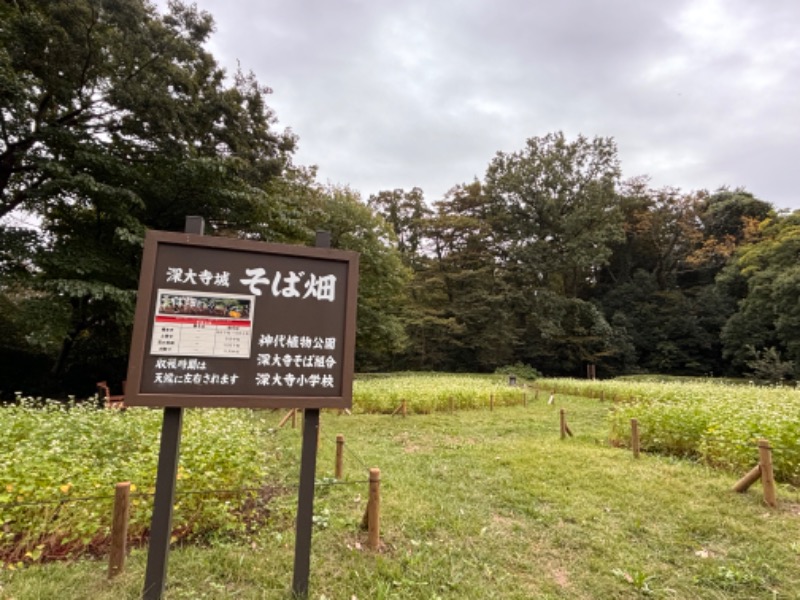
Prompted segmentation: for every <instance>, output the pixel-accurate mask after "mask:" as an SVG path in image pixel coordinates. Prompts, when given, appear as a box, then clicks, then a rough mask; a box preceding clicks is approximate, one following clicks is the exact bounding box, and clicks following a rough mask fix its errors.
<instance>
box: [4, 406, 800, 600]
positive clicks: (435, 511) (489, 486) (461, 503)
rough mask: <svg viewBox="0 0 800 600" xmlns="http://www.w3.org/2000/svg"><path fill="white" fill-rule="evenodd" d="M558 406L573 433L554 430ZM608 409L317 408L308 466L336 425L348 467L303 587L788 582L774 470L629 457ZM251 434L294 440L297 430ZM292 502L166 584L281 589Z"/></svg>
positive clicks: (99, 574)
mask: <svg viewBox="0 0 800 600" xmlns="http://www.w3.org/2000/svg"><path fill="white" fill-rule="evenodd" d="M560 408H565V409H566V410H567V417H568V421H569V425H570V428H571V429H572V430H573V432H574V433H575V437H574V438H569V439H566V440H561V439H559V428H558V422H559V414H558V412H559V409H560ZM608 409H609V405H608V404H607V403H606V404H602V403H600V402H598V401H596V400H589V399H582V398H568V397H561V398H558V399H557V401H556V404H555V405H553V406H548V405H547V404H546V402H545V399H543V398H540V399H539V401H538V402H535V403H534V402H533V401H530V402H529V405H528V406H527V407H522V406H519V407H512V408H497V409H495V410H494V411H489V410H488V409H487V410H476V411H464V412H457V413H455V414H445V413H440V414H434V415H414V416H409V417H408V418H405V419H404V418H402V417H389V416H387V415H353V416H337V415H335V414H332V413H327V412H324V413H323V416H322V445H321V448H320V455H319V462H318V477H319V478H321V479H322V478H327V477H331V476H332V473H333V464H334V450H335V444H334V441H335V437H336V434H337V433H341V434H343V435H344V436H345V439H346V444H347V449H348V451H347V452H346V455H345V462H346V466H345V471H346V473H345V479H346V480H349V481H353V482H357V483H353V484H352V485H351V484H347V485H329V486H324V487H320V488H318V491H317V502H316V510H315V513H316V515H317V518H316V519H317V522H318V527H317V528H316V529H315V533H314V541H313V554H312V562H311V568H312V577H311V583H310V594H309V597H310V598H314V599H321V598H326V599H331V600H332V599H337V600H338V599H340V598H341V599H345V600H351V599H352V598H353V597H355V598H358V599H360V600H371V599H378V598H419V599H423V598H424V599H430V598H452V599H456V598H458V599H464V598H475V599H479V598H481V599H482V598H511V599H514V598H520V599H522V598H587V599H588V598H591V599H594V598H600V599H604V598H640V597H649V598H741V599H745V598H746V599H753V598H800V493H799V492H798V490H796V489H793V488H789V487H787V486H780V487H779V492H778V493H779V501H780V507H779V508H777V509H769V508H767V507H766V506H764V504H763V502H762V500H761V495H760V486H759V484H756V486H754V487H753V488H752V489H751V490H750V491H749V492H748V493H746V494H735V493H733V492H731V491H730V488H731V486H732V485H733V483H734V482H735V480H736V479H737V478H738V476H739V475H741V474H734V473H721V472H719V471H713V470H710V469H708V468H706V467H704V466H701V465H697V464H693V463H689V462H686V461H680V460H675V459H669V458H665V457H659V456H648V455H642V457H641V458H640V459H639V460H635V459H634V458H633V457H632V456H631V454H630V452H628V451H626V450H623V449H618V448H611V447H609V445H608V443H607V441H606V440H607V432H608V427H607V423H606V413H607V411H608ZM263 415H264V416H263V418H264V419H266V420H269V421H274V422H275V424H277V422H278V420H279V419H280V417H281V415H280V414H278V413H266V412H265V413H263ZM264 443H265V444H272V445H275V447H276V448H278V447H280V448H282V450H281V452H282V453H285V454H288V455H292V456H297V455H299V445H300V434H299V430H291V429H282V430H279V431H277V432H275V433H272V434H269V435H268V436H266V437H265V440H264ZM755 461H756V456H755V455H754V463H755ZM297 462H298V460H297V459H295V460H294V462H293V463H292V470H293V471H294V472H290V473H287V474H286V481H296V480H297V476H298V473H297V470H296V469H294V467H296V464H297ZM371 466H375V467H379V468H380V469H381V472H382V479H383V484H382V519H383V521H382V524H383V527H382V533H383V536H382V537H383V542H384V547H383V549H382V550H381V551H380V552H378V553H373V552H370V551H368V550H366V549H364V546H365V541H366V536H365V534H364V533H363V532H361V531H360V530H359V529H358V527H357V525H358V523H359V521H360V520H361V516H362V514H363V511H364V506H365V501H366V497H367V484H366V477H367V474H366V468H367V467H371ZM323 483H326V481H323ZM295 503H296V498H295V497H294V496H293V495H292V494H291V493H289V494H286V495H284V496H281V497H279V498H276V499H275V500H273V503H272V514H271V518H270V521H269V522H268V523H267V524H266V525H265V526H264V527H263V528H262V529H261V530H259V531H258V532H257V533H256V534H254V535H253V537H252V539H250V540H248V541H246V542H244V541H235V542H230V541H229V542H222V541H220V542H216V543H214V544H213V545H211V546H210V547H186V548H176V549H174V550H173V552H172V553H171V557H170V564H169V583H168V591H167V593H166V595H165V597H166V598H168V599H175V598H248V599H250V598H253V599H255V598H276V599H277V598H290V597H291V596H290V593H289V589H290V587H291V581H292V561H293V552H294V539H293V533H292V529H293V513H294V507H295ZM145 563H146V553H145V551H144V550H135V551H134V552H133V553H132V556H131V558H130V560H129V563H128V567H127V570H126V572H125V573H124V574H123V575H121V576H120V577H118V578H117V579H115V580H114V581H113V582H107V581H106V579H105V571H106V563H105V561H104V560H103V561H91V560H84V561H77V562H74V563H68V564H51V565H46V566H37V567H30V568H26V569H23V570H21V571H16V572H13V573H10V572H5V573H3V574H2V578H1V579H0V585H2V588H0V597H2V598H15V599H17V600H25V599H30V598H41V599H49V598H59V599H67V598H101V599H102V598H108V599H111V598H114V599H117V598H137V597H139V596H140V594H141V587H142V583H143V580H144V568H145Z"/></svg>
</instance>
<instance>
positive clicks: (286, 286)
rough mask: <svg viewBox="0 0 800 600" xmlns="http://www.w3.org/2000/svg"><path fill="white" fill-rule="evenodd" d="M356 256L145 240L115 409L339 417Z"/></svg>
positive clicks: (347, 397)
mask: <svg viewBox="0 0 800 600" xmlns="http://www.w3.org/2000/svg"><path fill="white" fill-rule="evenodd" d="M357 286H358V254H357V253H355V252H348V251H342V250H331V249H329V248H309V247H305V246H289V245H283V244H267V243H263V242H254V241H248V240H235V239H227V238H213V237H205V236H202V235H193V234H188V233H170V232H163V231H148V233H147V237H146V239H145V247H144V256H143V262H142V271H141V277H140V280H139V295H138V300H137V304H136V316H135V321H134V330H133V331H134V333H133V339H132V344H131V356H130V361H129V365H128V379H127V388H126V394H125V403H126V404H127V405H129V406H173V407H249V408H254V407H268V408H350V406H351V404H352V386H353V380H352V378H353V360H354V348H355V320H356V294H357Z"/></svg>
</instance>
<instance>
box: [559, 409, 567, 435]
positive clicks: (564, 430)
mask: <svg viewBox="0 0 800 600" xmlns="http://www.w3.org/2000/svg"><path fill="white" fill-rule="evenodd" d="M560 430H561V439H562V440H563V439H564V438H566V437H567V414H566V412H565V411H564V409H563V408H562V409H561V427H560Z"/></svg>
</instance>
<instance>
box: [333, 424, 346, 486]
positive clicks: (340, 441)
mask: <svg viewBox="0 0 800 600" xmlns="http://www.w3.org/2000/svg"><path fill="white" fill-rule="evenodd" d="M342 473H344V436H343V435H342V434H341V433H340V434H339V435H337V436H336V470H335V472H334V477H336V479H341V478H342Z"/></svg>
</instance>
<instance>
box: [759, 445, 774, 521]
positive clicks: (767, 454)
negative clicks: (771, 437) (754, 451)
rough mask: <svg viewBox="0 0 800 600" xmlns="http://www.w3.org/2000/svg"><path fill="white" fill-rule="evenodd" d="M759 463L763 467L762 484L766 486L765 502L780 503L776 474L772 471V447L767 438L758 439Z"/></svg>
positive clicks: (770, 504)
mask: <svg viewBox="0 0 800 600" xmlns="http://www.w3.org/2000/svg"><path fill="white" fill-rule="evenodd" d="M758 465H759V467H761V485H762V486H763V487H764V502H766V503H767V504H768V505H769V506H772V507H775V506H777V505H778V499H777V496H776V493H775V476H774V474H773V472H772V449H771V448H770V447H769V442H768V441H767V440H758Z"/></svg>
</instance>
